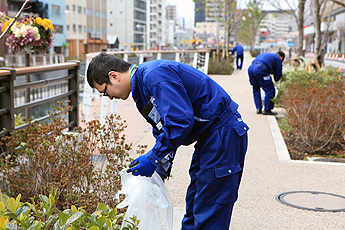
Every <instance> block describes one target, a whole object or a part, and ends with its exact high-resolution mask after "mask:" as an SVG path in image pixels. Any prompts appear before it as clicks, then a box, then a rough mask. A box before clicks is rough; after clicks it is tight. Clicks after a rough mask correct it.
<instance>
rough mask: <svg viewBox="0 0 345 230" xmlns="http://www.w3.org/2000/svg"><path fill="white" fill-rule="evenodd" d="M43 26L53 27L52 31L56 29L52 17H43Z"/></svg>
mask: <svg viewBox="0 0 345 230" xmlns="http://www.w3.org/2000/svg"><path fill="white" fill-rule="evenodd" d="M42 26H43V27H44V29H45V30H48V29H51V30H52V31H54V27H53V25H52V22H51V21H50V19H47V18H45V19H43V22H42Z"/></svg>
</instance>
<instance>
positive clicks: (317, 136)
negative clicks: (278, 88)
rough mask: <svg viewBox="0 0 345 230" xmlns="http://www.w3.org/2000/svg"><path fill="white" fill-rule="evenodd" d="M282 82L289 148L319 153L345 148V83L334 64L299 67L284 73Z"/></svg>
mask: <svg viewBox="0 0 345 230" xmlns="http://www.w3.org/2000/svg"><path fill="white" fill-rule="evenodd" d="M281 84H283V87H282V89H283V91H282V93H281V94H280V98H281V103H282V104H281V105H282V107H284V108H285V110H286V112H287V115H286V120H287V125H288V126H289V127H288V130H289V131H288V132H286V133H285V138H286V140H287V145H288V147H289V149H290V150H291V151H294V152H297V153H307V154H318V155H337V153H338V151H345V131H344V130H345V84H344V80H343V79H341V78H340V79H339V73H338V72H336V70H335V69H333V68H323V69H322V71H320V72H313V73H308V72H307V71H303V70H297V71H294V72H290V73H288V74H287V75H285V79H284V81H283V82H282V83H281ZM285 127H287V126H286V124H285Z"/></svg>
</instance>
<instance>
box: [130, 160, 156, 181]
mask: <svg viewBox="0 0 345 230" xmlns="http://www.w3.org/2000/svg"><path fill="white" fill-rule="evenodd" d="M155 169H156V166H154V165H153V164H152V163H151V162H150V161H149V160H148V159H147V157H146V155H143V156H140V157H138V158H137V159H135V160H134V161H132V162H131V163H130V165H129V169H128V170H127V172H128V173H130V172H131V173H132V174H133V175H134V176H138V175H141V176H146V177H149V176H152V174H153V172H154V171H155Z"/></svg>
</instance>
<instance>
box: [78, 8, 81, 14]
mask: <svg viewBox="0 0 345 230" xmlns="http://www.w3.org/2000/svg"><path fill="white" fill-rule="evenodd" d="M78 14H81V6H78Z"/></svg>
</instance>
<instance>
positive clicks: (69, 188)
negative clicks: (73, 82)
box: [0, 103, 145, 211]
mask: <svg viewBox="0 0 345 230" xmlns="http://www.w3.org/2000/svg"><path fill="white" fill-rule="evenodd" d="M70 109H71V108H70V107H69V106H65V105H63V104H62V103H58V106H57V107H56V108H55V109H54V111H55V113H57V114H63V113H66V112H68V111H70ZM66 127H67V122H66V121H65V118H64V117H63V116H55V117H54V118H53V120H52V121H51V122H50V123H46V124H44V125H43V124H39V123H37V122H31V124H30V125H29V127H28V128H26V129H22V130H18V131H15V132H14V134H13V135H12V136H11V137H5V138H3V140H2V143H6V145H7V147H8V148H9V149H10V151H11V154H10V155H8V156H7V157H6V158H5V159H0V175H1V177H2V178H3V179H2V182H0V188H1V190H2V191H3V192H4V193H6V194H7V195H10V196H14V197H16V196H18V195H19V194H21V197H22V199H23V200H24V201H25V202H26V201H30V200H31V198H32V197H35V196H36V197H37V196H38V194H42V195H45V196H48V194H49V191H50V190H51V188H56V189H57V196H56V205H57V208H58V209H59V210H62V209H66V208H69V207H71V205H77V206H84V207H85V210H86V211H90V210H94V209H95V208H96V207H97V204H98V203H104V204H107V205H110V206H115V205H116V204H117V203H119V200H117V199H115V194H116V193H117V191H118V190H119V189H120V186H121V184H120V183H121V178H120V175H119V172H120V171H121V170H122V169H123V168H125V167H126V166H127V164H129V162H130V161H131V159H130V158H129V154H128V152H129V151H130V150H131V148H132V144H126V143H125V135H124V134H122V132H123V131H124V129H125V127H126V125H125V121H123V120H122V119H121V118H120V117H119V116H115V115H110V116H109V117H107V118H106V121H105V124H104V125H102V124H101V123H100V121H98V120H94V121H91V122H88V123H86V124H85V128H82V127H78V128H76V129H75V130H74V132H72V133H71V132H67V133H66V132H65V131H66ZM144 147H145V146H141V147H140V148H139V150H138V151H141V152H142V151H143V148H144ZM97 157H100V158H101V161H99V160H97ZM95 159H96V160H95ZM103 159H105V160H103Z"/></svg>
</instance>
